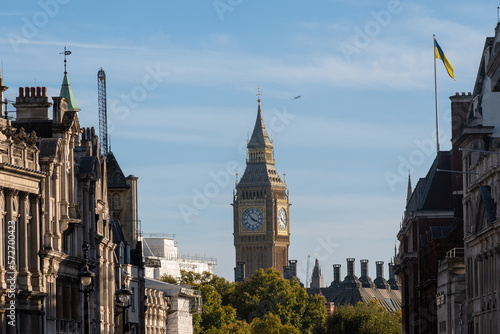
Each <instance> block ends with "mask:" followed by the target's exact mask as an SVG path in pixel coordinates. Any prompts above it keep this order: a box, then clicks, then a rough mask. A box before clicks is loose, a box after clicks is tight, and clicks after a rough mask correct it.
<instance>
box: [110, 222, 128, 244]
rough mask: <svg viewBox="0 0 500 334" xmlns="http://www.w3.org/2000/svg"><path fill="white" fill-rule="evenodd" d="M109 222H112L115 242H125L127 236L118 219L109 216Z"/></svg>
mask: <svg viewBox="0 0 500 334" xmlns="http://www.w3.org/2000/svg"><path fill="white" fill-rule="evenodd" d="M109 223H110V224H111V228H112V230H113V243H115V244H119V243H122V242H123V243H125V241H126V240H125V236H124V235H123V231H122V227H121V226H120V224H119V223H118V222H117V221H114V220H113V218H109Z"/></svg>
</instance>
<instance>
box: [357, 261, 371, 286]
mask: <svg viewBox="0 0 500 334" xmlns="http://www.w3.org/2000/svg"><path fill="white" fill-rule="evenodd" d="M360 262H361V277H360V278H359V281H360V282H361V284H362V285H363V287H364V288H373V282H372V280H371V278H370V277H369V276H368V260H361V261H360Z"/></svg>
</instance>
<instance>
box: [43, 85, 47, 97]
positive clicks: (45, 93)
mask: <svg viewBox="0 0 500 334" xmlns="http://www.w3.org/2000/svg"><path fill="white" fill-rule="evenodd" d="M42 96H47V87H42Z"/></svg>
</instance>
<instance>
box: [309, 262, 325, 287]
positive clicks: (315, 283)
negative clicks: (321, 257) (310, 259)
mask: <svg viewBox="0 0 500 334" xmlns="http://www.w3.org/2000/svg"><path fill="white" fill-rule="evenodd" d="M322 287H323V275H321V267H320V266H319V261H318V259H316V261H315V262H314V268H313V272H312V277H311V288H313V289H314V288H316V289H319V288H322Z"/></svg>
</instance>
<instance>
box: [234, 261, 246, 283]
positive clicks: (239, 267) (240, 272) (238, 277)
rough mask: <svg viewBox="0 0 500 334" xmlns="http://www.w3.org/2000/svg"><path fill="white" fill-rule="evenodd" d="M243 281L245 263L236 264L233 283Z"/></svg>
mask: <svg viewBox="0 0 500 334" xmlns="http://www.w3.org/2000/svg"><path fill="white" fill-rule="evenodd" d="M244 280H245V262H236V268H234V281H235V282H243V281H244Z"/></svg>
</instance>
